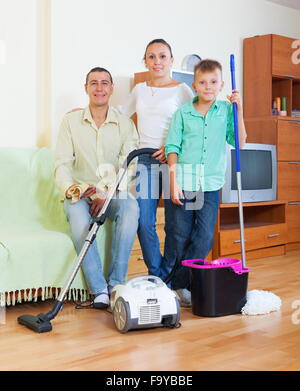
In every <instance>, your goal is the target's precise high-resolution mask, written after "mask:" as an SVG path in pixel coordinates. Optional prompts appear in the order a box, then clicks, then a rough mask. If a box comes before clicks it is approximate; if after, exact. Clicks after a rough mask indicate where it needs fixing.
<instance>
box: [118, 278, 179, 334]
mask: <svg viewBox="0 0 300 391" xmlns="http://www.w3.org/2000/svg"><path fill="white" fill-rule="evenodd" d="M110 306H111V309H112V312H113V318H114V323H115V326H116V328H117V329H118V330H119V331H120V332H121V333H126V332H127V331H128V330H131V329H143V328H152V327H179V325H180V324H179V320H180V303H179V300H178V298H177V296H176V294H175V292H173V291H172V290H171V289H169V288H168V287H167V285H166V284H165V283H164V282H163V281H162V280H161V279H160V278H158V277H156V276H139V277H136V278H133V279H130V280H128V281H127V282H126V284H124V285H117V286H115V287H114V288H113V291H112V294H111V298H110Z"/></svg>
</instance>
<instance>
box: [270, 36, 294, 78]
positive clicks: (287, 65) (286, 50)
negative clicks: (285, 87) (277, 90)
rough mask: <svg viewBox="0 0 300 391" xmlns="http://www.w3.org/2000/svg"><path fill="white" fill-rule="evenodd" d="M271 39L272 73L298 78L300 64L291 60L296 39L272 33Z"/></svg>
mask: <svg viewBox="0 0 300 391" xmlns="http://www.w3.org/2000/svg"><path fill="white" fill-rule="evenodd" d="M271 41H272V42H271V47H270V50H271V56H272V74H273V75H277V76H283V77H291V78H299V79H300V66H299V64H296V63H294V62H293V61H292V60H293V53H294V52H295V50H296V48H293V42H294V41H296V39H294V38H289V37H283V36H280V35H275V34H272V35H271Z"/></svg>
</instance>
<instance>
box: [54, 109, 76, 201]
mask: <svg viewBox="0 0 300 391" xmlns="http://www.w3.org/2000/svg"><path fill="white" fill-rule="evenodd" d="M74 160H75V156H74V147H73V142H72V137H71V132H70V126H69V121H68V119H67V116H65V117H64V119H63V120H62V123H61V125H60V129H59V134H58V139H57V144H56V150H55V163H54V175H55V181H56V184H57V186H58V187H59V189H60V191H61V192H62V194H63V196H64V197H65V195H66V190H67V189H68V188H69V187H70V186H71V185H73V184H74V181H73V177H72V165H73V162H74Z"/></svg>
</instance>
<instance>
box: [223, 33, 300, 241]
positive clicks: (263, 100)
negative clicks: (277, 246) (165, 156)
mask: <svg viewBox="0 0 300 391" xmlns="http://www.w3.org/2000/svg"><path fill="white" fill-rule="evenodd" d="M294 40H295V38H289V37H283V36H280V35H274V34H268V35H262V36H256V37H252V38H246V39H245V40H244V115H245V125H246V129H247V135H248V137H247V142H249V143H262V144H272V145H276V147H277V199H278V200H279V202H281V201H280V200H281V199H284V200H286V201H282V202H286V214H285V216H286V217H285V219H286V224H287V244H289V248H298V247H297V246H298V245H299V246H300V181H299V180H298V178H299V177H300V118H299V117H292V115H291V114H292V110H300V66H299V64H298V65H297V64H293V63H292V61H291V56H292V52H293V49H292V45H291V44H292V42H293V41H294ZM258 91H259V93H258ZM284 96H285V97H286V98H287V114H288V115H287V116H279V115H272V110H271V109H272V101H273V100H274V99H275V98H276V97H284ZM266 207H268V206H266ZM221 208H222V207H221ZM279 208H280V207H279Z"/></svg>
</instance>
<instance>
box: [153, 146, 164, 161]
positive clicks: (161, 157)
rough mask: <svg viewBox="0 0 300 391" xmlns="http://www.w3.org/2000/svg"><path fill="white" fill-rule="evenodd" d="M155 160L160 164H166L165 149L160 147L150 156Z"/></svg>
mask: <svg viewBox="0 0 300 391" xmlns="http://www.w3.org/2000/svg"><path fill="white" fill-rule="evenodd" d="M152 157H154V158H155V159H156V160H159V162H160V163H166V161H167V159H166V155H165V147H160V148H159V150H158V151H156V152H154V153H153V154H152Z"/></svg>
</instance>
